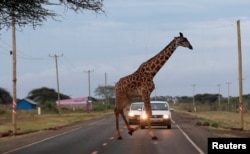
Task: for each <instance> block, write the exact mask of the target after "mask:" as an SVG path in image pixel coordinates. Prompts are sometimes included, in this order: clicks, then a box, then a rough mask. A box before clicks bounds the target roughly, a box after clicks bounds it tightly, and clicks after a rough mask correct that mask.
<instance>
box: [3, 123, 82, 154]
mask: <svg viewBox="0 0 250 154" xmlns="http://www.w3.org/2000/svg"><path fill="white" fill-rule="evenodd" d="M80 128H81V127H77V128H75V129H72V130H70V131H67V132H63V133H61V134H58V135H55V136H51V137H48V138H45V139H43V140H40V141H37V142H33V143H31V144H28V145H25V146H22V147H19V148H16V149H13V150H11V151H7V152H5V153H3V154H8V153H11V152H14V151H17V150H21V149H24V148H27V147H30V146H32V145H35V144H38V143H42V142H44V141H47V140H50V139H53V138H55V137H58V136H61V135H62V134H68V133H71V132H74V131H76V130H78V129H80Z"/></svg>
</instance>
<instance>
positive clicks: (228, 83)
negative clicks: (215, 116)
mask: <svg viewBox="0 0 250 154" xmlns="http://www.w3.org/2000/svg"><path fill="white" fill-rule="evenodd" d="M226 84H227V94H228V98H227V106H228V111H229V103H230V84H232V83H231V82H226Z"/></svg>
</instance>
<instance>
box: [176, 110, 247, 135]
mask: <svg viewBox="0 0 250 154" xmlns="http://www.w3.org/2000/svg"><path fill="white" fill-rule="evenodd" d="M175 111H176V112H185V113H187V114H191V115H193V116H196V117H198V118H199V119H201V120H202V121H207V122H209V123H210V126H211V127H214V128H219V127H220V128H230V129H231V128H241V120H240V113H236V112H227V111H203V112H186V111H184V110H182V109H179V108H175ZM243 119H244V120H243V128H244V130H248V131H250V113H249V112H247V113H244V114H243Z"/></svg>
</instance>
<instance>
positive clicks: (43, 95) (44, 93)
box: [27, 87, 70, 104]
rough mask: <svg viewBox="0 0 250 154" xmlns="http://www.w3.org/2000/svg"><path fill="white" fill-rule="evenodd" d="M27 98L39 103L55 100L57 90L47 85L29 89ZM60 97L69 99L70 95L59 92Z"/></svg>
mask: <svg viewBox="0 0 250 154" xmlns="http://www.w3.org/2000/svg"><path fill="white" fill-rule="evenodd" d="M27 98H29V99H31V100H34V101H36V102H39V103H42V104H44V103H46V102H56V101H57V92H56V91H55V90H54V89H50V88H47V87H42V88H38V89H34V90H31V91H30V92H29V94H28V96H27ZM60 98H61V99H69V98H70V97H69V96H67V95H64V94H60Z"/></svg>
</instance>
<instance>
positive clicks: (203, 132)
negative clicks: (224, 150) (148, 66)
mask: <svg viewBox="0 0 250 154" xmlns="http://www.w3.org/2000/svg"><path fill="white" fill-rule="evenodd" d="M106 116H113V115H106ZM172 117H173V120H174V121H175V124H176V125H178V126H180V127H181V129H182V130H183V131H184V132H185V133H186V134H187V135H188V136H189V137H190V138H191V140H192V141H193V142H194V143H195V144H196V145H198V146H199V147H200V148H201V150H202V151H204V152H205V153H207V139H208V138H209V137H247V138H250V132H249V131H236V130H230V129H228V130H227V129H212V128H211V127H208V126H200V125H197V123H198V122H199V121H200V120H199V119H198V118H196V117H193V116H191V115H189V114H186V113H176V112H173V113H172ZM102 118H103V117H102ZM95 120H96V119H95ZM92 121H94V120H89V121H85V122H77V123H74V124H71V125H67V126H64V127H60V128H58V129H54V130H44V131H40V132H35V133H30V134H25V135H19V136H15V137H5V138H0V153H4V152H7V151H10V150H13V149H16V148H18V147H22V146H25V145H28V144H32V143H35V142H39V141H41V140H44V139H46V138H49V137H52V136H56V135H59V134H62V133H65V132H68V131H71V130H74V129H77V128H79V127H82V126H84V125H87V124H88V123H91V122H92Z"/></svg>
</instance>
